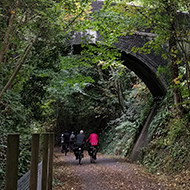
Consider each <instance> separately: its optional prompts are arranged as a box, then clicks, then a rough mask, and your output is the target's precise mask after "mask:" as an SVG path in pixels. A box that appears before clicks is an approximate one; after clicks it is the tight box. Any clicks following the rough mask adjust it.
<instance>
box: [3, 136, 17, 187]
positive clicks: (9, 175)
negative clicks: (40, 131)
mask: <svg viewBox="0 0 190 190" xmlns="http://www.w3.org/2000/svg"><path fill="white" fill-rule="evenodd" d="M18 155H19V134H18V133H16V134H8V139H7V162H6V179H5V190H17V181H18Z"/></svg>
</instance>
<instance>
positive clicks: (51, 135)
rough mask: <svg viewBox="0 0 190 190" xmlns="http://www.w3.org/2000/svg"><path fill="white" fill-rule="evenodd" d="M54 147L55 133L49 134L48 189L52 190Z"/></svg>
mask: <svg viewBox="0 0 190 190" xmlns="http://www.w3.org/2000/svg"><path fill="white" fill-rule="evenodd" d="M53 148H54V133H50V134H49V175H48V190H52V180H53Z"/></svg>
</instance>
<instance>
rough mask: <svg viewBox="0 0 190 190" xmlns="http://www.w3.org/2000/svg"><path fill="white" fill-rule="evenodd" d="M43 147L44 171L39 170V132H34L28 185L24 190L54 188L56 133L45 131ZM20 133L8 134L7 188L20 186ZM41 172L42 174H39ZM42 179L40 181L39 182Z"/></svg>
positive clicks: (6, 189)
mask: <svg viewBox="0 0 190 190" xmlns="http://www.w3.org/2000/svg"><path fill="white" fill-rule="evenodd" d="M42 136H43V148H42V167H41V168H42V171H41V172H39V167H38V165H39V139H40V135H39V134H32V145H31V150H32V151H31V163H30V171H29V173H27V175H26V176H28V177H29V184H28V187H25V188H24V189H23V190H37V189H39V187H40V188H41V189H40V190H52V178H53V147H54V134H53V133H44V134H42ZM18 156H19V134H18V133H16V134H8V139H7V162H6V178H5V190H17V187H18ZM39 174H40V175H41V176H39ZM39 179H40V182H39ZM39 183H40V185H39Z"/></svg>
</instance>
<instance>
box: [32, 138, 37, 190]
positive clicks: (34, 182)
mask: <svg viewBox="0 0 190 190" xmlns="http://www.w3.org/2000/svg"><path fill="white" fill-rule="evenodd" d="M38 156H39V134H32V152H31V163H30V190H35V189H37V184H38Z"/></svg>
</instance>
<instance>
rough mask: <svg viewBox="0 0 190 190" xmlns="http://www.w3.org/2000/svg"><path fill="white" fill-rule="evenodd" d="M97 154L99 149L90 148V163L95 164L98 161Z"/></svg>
mask: <svg viewBox="0 0 190 190" xmlns="http://www.w3.org/2000/svg"><path fill="white" fill-rule="evenodd" d="M96 154H97V148H96V147H95V146H91V147H90V152H89V155H90V163H95V160H96Z"/></svg>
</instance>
